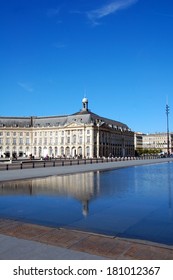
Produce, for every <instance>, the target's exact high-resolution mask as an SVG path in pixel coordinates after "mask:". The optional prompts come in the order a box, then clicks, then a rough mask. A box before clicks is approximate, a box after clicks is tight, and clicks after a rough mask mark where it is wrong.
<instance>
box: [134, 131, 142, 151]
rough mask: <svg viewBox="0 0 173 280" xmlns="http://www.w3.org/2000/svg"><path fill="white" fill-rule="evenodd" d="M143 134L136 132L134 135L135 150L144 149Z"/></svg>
mask: <svg viewBox="0 0 173 280" xmlns="http://www.w3.org/2000/svg"><path fill="white" fill-rule="evenodd" d="M143 135H144V134H143V133H141V132H135V133H134V145H135V150H141V149H143Z"/></svg>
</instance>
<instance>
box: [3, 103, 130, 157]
mask: <svg viewBox="0 0 173 280" xmlns="http://www.w3.org/2000/svg"><path fill="white" fill-rule="evenodd" d="M31 154H32V155H33V156H34V157H38V158H40V157H46V156H49V157H74V158H75V157H89V158H93V157H109V156H117V157H119V156H134V133H133V132H132V131H131V130H130V129H129V127H128V126H127V125H126V124H123V123H121V122H118V121H114V120H110V119H107V118H105V117H100V116H99V115H97V114H95V113H93V112H91V111H90V110H89V109H88V99H87V98H83V100H82V109H81V110H80V111H79V112H77V113H75V114H72V115H66V116H48V117H0V156H1V157H28V156H29V155H31Z"/></svg>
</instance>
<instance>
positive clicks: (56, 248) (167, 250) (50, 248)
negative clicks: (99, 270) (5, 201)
mask: <svg viewBox="0 0 173 280" xmlns="http://www.w3.org/2000/svg"><path fill="white" fill-rule="evenodd" d="M0 259H1V260H16V259H18V260H36V259H37V260H38V259H40V260H45V259H46V260H77V259H79V260H106V259H112V260H173V246H166V245H161V244H157V243H152V242H146V241H140V240H130V239H121V238H117V237H113V236H105V235H99V234H93V233H89V232H82V231H75V230H68V229H63V228H61V229H60V228H52V227H45V226H39V225H32V224H27V223H22V222H17V221H11V220H5V219H0Z"/></svg>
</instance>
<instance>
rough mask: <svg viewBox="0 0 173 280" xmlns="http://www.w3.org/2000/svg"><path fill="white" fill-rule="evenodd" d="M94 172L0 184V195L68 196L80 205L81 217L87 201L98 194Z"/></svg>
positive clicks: (85, 212) (86, 209) (86, 206)
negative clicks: (81, 208)
mask: <svg viewBox="0 0 173 280" xmlns="http://www.w3.org/2000/svg"><path fill="white" fill-rule="evenodd" d="M95 178H98V172H97V177H95V173H94V172H87V173H78V174H72V175H66V176H51V177H47V178H42V179H33V180H26V181H18V182H5V183H2V184H0V195H1V196H2V195H19V194H20V195H21V194H22V195H49V196H51V195H52V196H66V197H68V196H70V197H73V198H75V199H77V200H79V201H80V202H81V203H82V207H83V210H82V212H83V215H85V216H86V215H87V214H88V209H89V201H90V200H91V199H92V198H93V197H94V196H95V195H96V194H97V193H98V191H99V188H98V185H97V183H95Z"/></svg>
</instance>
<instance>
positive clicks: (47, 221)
mask: <svg viewBox="0 0 173 280" xmlns="http://www.w3.org/2000/svg"><path fill="white" fill-rule="evenodd" d="M172 171H173V163H163V164H155V165H146V166H136V167H129V168H123V169H116V170H111V171H101V172H88V173H82V174H73V175H65V176H51V177H47V178H41V179H33V180H25V181H15V182H7V183H1V184H0V218H9V219H15V220H20V221H25V222H29V223H35V224H41V225H48V226H54V227H65V228H72V229H80V230H84V231H90V232H97V233H102V234H108V235H114V236H119V237H126V238H136V239H144V240H150V241H154V242H159V243H164V244H171V245H173V190H172V188H173V186H172V182H173V172H172Z"/></svg>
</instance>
